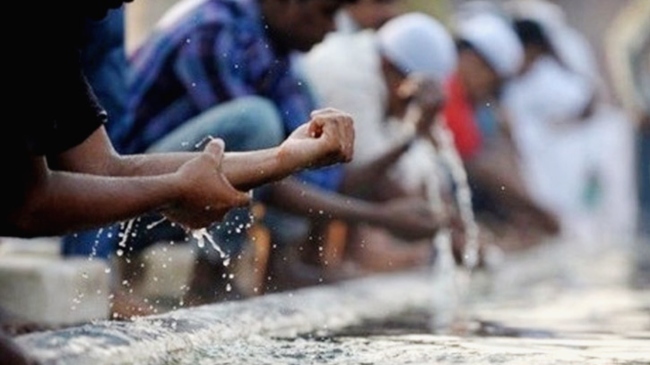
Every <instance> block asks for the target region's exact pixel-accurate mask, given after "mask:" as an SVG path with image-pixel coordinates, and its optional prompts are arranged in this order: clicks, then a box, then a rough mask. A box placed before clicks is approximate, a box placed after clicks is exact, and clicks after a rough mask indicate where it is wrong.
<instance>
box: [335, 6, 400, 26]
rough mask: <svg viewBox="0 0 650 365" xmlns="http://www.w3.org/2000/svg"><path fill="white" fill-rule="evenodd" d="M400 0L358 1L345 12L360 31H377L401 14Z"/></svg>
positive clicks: (346, 8) (346, 7) (347, 7)
mask: <svg viewBox="0 0 650 365" xmlns="http://www.w3.org/2000/svg"><path fill="white" fill-rule="evenodd" d="M402 2H403V1H402V0H358V1H357V2H355V3H351V4H349V5H347V6H345V10H346V11H347V12H348V14H349V15H350V16H351V17H352V19H354V21H355V22H356V23H357V25H358V26H359V28H361V29H379V27H381V26H382V25H383V24H384V23H386V22H387V21H388V20H390V19H392V18H394V17H395V16H397V15H398V14H400V13H401V11H402V9H401V6H402Z"/></svg>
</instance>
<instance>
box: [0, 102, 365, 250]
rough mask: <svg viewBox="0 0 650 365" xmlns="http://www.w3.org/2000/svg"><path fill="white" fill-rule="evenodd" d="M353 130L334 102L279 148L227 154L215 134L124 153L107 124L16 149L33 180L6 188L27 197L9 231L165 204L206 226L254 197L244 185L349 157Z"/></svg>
mask: <svg viewBox="0 0 650 365" xmlns="http://www.w3.org/2000/svg"><path fill="white" fill-rule="evenodd" d="M353 138H354V130H353V127H352V119H351V118H350V117H349V116H348V115H347V114H345V113H343V112H339V111H336V110H333V109H326V110H320V111H317V112H315V113H314V114H313V117H312V119H311V120H310V121H308V122H307V123H306V124H304V125H303V126H302V127H301V128H298V129H297V130H296V131H295V132H294V133H292V134H291V135H290V136H289V137H288V138H287V140H286V141H285V142H284V143H283V144H281V145H280V146H279V147H276V148H272V149H267V150H261V151H252V152H246V153H227V154H224V152H223V149H224V145H223V141H221V140H213V141H211V142H210V143H208V145H207V146H206V148H205V149H204V150H203V151H202V152H187V153H168V154H146V155H131V156H121V155H119V154H117V153H116V152H115V150H114V148H113V146H112V144H111V143H110V140H109V138H108V136H107V134H106V131H105V129H104V128H103V127H102V128H99V129H98V130H96V131H95V132H94V133H93V134H92V135H91V136H90V137H88V139H86V141H84V142H83V143H82V144H80V145H78V146H76V147H74V148H72V149H70V150H68V151H65V152H64V153H62V154H60V155H57V156H54V157H52V158H49V159H46V158H45V157H41V156H31V155H29V154H28V153H27V151H23V153H22V155H21V156H20V157H21V158H22V159H21V161H22V165H18V164H16V163H15V162H16V160H15V159H16V158H17V156H15V155H13V156H11V158H12V159H13V160H12V161H13V162H12V163H14V165H16V168H15V169H14V170H15V171H17V173H19V174H20V175H19V176H22V178H20V179H19V180H24V181H26V182H27V184H26V185H20V186H17V188H20V187H21V186H22V187H23V191H19V192H17V191H8V190H3V191H2V194H3V196H6V197H7V200H9V199H10V198H11V197H12V195H14V196H15V195H19V196H22V197H23V198H22V199H20V200H19V201H18V202H17V203H16V204H14V208H13V209H10V210H9V211H6V212H3V224H2V227H3V230H2V235H5V236H7V235H11V236H21V237H31V236H43V235H58V234H62V233H65V232H69V231H73V230H78V229H85V228H90V227H98V226H101V225H104V224H110V223H113V222H117V221H121V220H126V219H130V218H133V217H136V216H138V215H141V214H144V213H147V212H151V211H157V210H158V211H161V212H162V213H163V214H165V215H166V216H167V218H169V219H171V220H172V221H174V222H177V223H179V224H181V225H183V226H185V227H187V228H190V229H196V228H202V227H205V226H208V225H210V224H211V223H213V222H218V221H220V220H221V219H222V218H223V216H224V215H225V213H226V212H227V211H228V210H230V209H231V208H233V207H237V206H242V205H246V204H248V203H249V201H250V197H249V196H248V194H246V193H245V192H243V191H242V190H248V189H250V188H252V187H255V186H259V185H261V184H264V183H268V182H270V181H275V180H278V179H281V178H284V177H285V176H287V175H289V174H291V173H293V172H295V171H297V170H299V169H303V168H312V167H319V166H324V165H329V164H332V163H338V162H346V161H349V160H350V159H351V156H352V144H353ZM7 157H9V156H7ZM208 182H209V183H208ZM115 201H119V202H120V204H114V203H115ZM88 207H95V209H88Z"/></svg>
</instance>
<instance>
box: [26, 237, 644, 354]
mask: <svg viewBox="0 0 650 365" xmlns="http://www.w3.org/2000/svg"><path fill="white" fill-rule="evenodd" d="M630 263H631V255H630V251H629V250H627V249H623V248H617V247H613V248H608V249H604V250H599V251H598V253H594V252H592V253H585V251H583V250H581V249H580V248H571V246H570V245H568V246H567V245H566V243H550V244H548V245H546V246H543V247H539V248H536V249H532V250H530V251H529V252H526V253H523V254H517V255H512V256H507V257H506V259H505V260H504V261H503V262H502V263H501V264H500V265H499V266H498V267H494V268H492V270H491V271H486V272H480V271H478V272H476V273H474V274H473V276H472V280H471V281H470V283H469V286H468V288H467V290H466V291H465V293H466V295H463V297H462V300H461V301H459V302H458V306H457V308H456V310H455V315H454V318H455V320H454V322H453V323H452V324H451V325H450V326H449V327H447V328H445V329H443V330H441V329H439V328H438V329H433V328H432V326H431V324H432V319H433V318H435V316H436V313H435V311H434V310H433V309H432V308H433V307H432V300H433V298H435V297H436V295H440V294H441V293H436V289H435V287H434V286H433V285H432V275H433V274H432V270H430V269H422V270H416V271H409V272H403V273H394V274H382V275H375V276H371V277H366V278H361V279H355V280H350V281H346V282H341V283H338V284H334V285H322V286H318V287H312V288H307V289H301V290H297V291H292V292H284V293H276V294H268V295H264V296H260V297H255V298H251V299H246V300H241V301H233V302H224V303H219V304H213V305H206V306H201V307H193V308H184V309H179V310H175V311H172V312H168V313H165V314H160V315H155V316H150V317H143V318H139V319H135V320H134V321H131V322H113V321H98V322H93V323H90V324H86V325H82V326H77V327H71V328H66V329H62V330H56V331H50V332H41V333H34V334H30V335H25V336H21V337H18V338H17V341H18V343H19V345H21V346H22V347H24V348H25V350H26V351H27V352H28V353H30V354H31V355H33V356H34V357H35V358H37V359H38V360H39V361H41V362H42V363H43V364H92V365H104V364H178V365H185V364H203V365H216V364H274V365H275V364H278V365H283V364H287V365H288V364H292V365H293V364H317V365H329V364H367V365H370V364H377V365H379V364H386V365H388V364H490V365H492V364H630V365H631V364H634V365H637V364H648V363H650V291H648V290H640V289H631V288H630V287H629V286H628V284H627V283H628V279H629V276H630V268H631V264H630Z"/></svg>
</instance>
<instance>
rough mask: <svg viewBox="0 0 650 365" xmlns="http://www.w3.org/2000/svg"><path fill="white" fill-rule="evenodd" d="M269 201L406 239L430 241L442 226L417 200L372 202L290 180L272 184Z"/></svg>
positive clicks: (317, 217)
mask: <svg viewBox="0 0 650 365" xmlns="http://www.w3.org/2000/svg"><path fill="white" fill-rule="evenodd" d="M270 200H271V202H272V203H273V204H274V205H276V206H277V207H279V208H282V209H286V210H287V211H290V212H293V213H296V214H300V215H302V216H305V217H309V218H310V219H312V220H317V221H319V220H330V219H340V220H342V221H345V222H348V223H351V224H359V223H365V224H370V225H374V226H380V227H384V228H386V229H388V230H390V231H391V232H393V234H395V235H396V236H399V237H401V238H404V239H407V240H417V239H421V238H431V237H433V235H434V234H435V233H436V232H437V231H438V229H439V228H440V227H441V226H442V225H444V224H446V222H445V217H440V216H436V215H435V214H434V213H433V211H432V210H431V208H430V207H429V206H428V204H426V203H425V202H424V201H423V200H422V199H420V198H405V199H396V200H392V201H388V202H384V203H373V202H369V201H364V200H360V199H355V198H353V197H350V196H345V195H342V194H338V193H335V192H328V191H323V190H321V189H318V188H315V187H313V186H310V185H309V184H304V183H302V182H299V181H297V180H295V179H293V178H289V179H285V180H283V181H281V182H279V183H276V184H274V185H272V190H271V196H270Z"/></svg>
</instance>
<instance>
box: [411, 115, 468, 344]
mask: <svg viewBox="0 0 650 365" xmlns="http://www.w3.org/2000/svg"><path fill="white" fill-rule="evenodd" d="M420 116H421V110H420V108H419V107H418V106H416V105H414V104H412V105H411V106H409V108H408V110H407V114H406V116H405V118H404V119H405V121H406V123H404V138H419V137H417V136H415V134H416V124H417V121H418V120H419V119H420ZM431 132H432V135H433V138H434V141H435V143H436V146H435V149H434V151H435V154H434V155H433V156H432V158H433V159H434V161H435V162H436V163H435V164H434V165H435V166H437V167H442V165H444V167H446V168H447V169H448V171H449V174H450V176H451V179H452V181H453V184H454V187H455V196H454V197H455V199H456V204H457V206H458V210H459V213H460V217H461V220H462V223H463V229H464V234H465V245H464V251H463V256H462V257H463V266H462V270H459V269H458V267H457V265H456V262H455V260H454V256H453V252H452V232H451V230H450V229H449V228H444V229H441V230H439V231H438V232H437V234H436V235H435V236H434V237H433V240H432V243H433V245H434V246H435V248H436V254H437V255H436V260H435V262H434V265H433V293H434V296H433V298H432V315H431V327H432V329H433V330H434V331H436V332H446V331H448V330H449V329H450V327H451V326H452V324H453V323H454V321H455V320H456V319H458V317H459V314H460V313H461V310H462V308H461V304H462V301H463V298H464V297H465V296H466V294H467V289H468V288H469V284H470V277H471V272H472V270H473V269H474V268H475V267H476V266H477V264H478V260H479V243H478V225H477V224H476V221H475V218H474V212H473V209H472V195H471V190H470V187H469V184H468V181H467V173H466V172H465V168H464V166H463V162H462V160H461V158H460V156H459V154H458V152H457V150H456V147H455V145H454V142H453V136H452V135H451V132H450V131H449V129H448V128H447V127H446V125H445V124H444V122H443V121H437V122H436V123H435V124H434V126H433V128H432V130H431ZM441 175H442V174H441V172H440V170H438V169H434V170H432V171H430V173H429V174H428V175H427V178H426V181H425V184H426V191H427V199H428V201H429V203H430V205H431V207H432V209H433V211H434V212H435V213H436V215H437V216H441V215H443V214H445V207H444V202H443V197H442V188H443V186H442V184H441V182H440V179H439V177H440V176H441Z"/></svg>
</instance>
